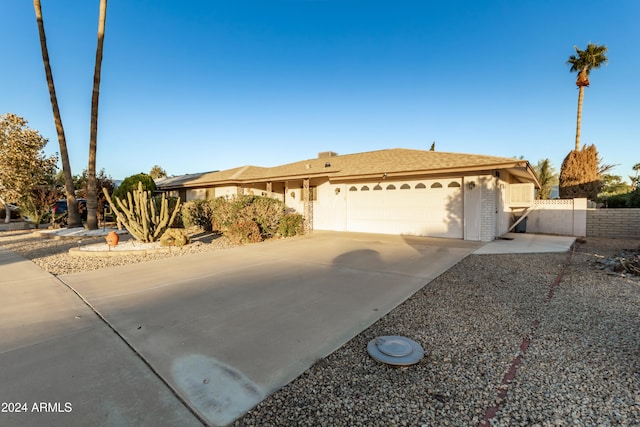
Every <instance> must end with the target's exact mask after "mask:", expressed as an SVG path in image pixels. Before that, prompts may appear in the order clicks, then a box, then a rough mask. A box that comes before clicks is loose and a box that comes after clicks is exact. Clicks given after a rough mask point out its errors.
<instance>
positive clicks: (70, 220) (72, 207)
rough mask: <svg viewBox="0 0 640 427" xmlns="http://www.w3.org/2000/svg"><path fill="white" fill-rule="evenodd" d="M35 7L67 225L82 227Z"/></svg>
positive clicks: (37, 0)
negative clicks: (65, 204)
mask: <svg viewBox="0 0 640 427" xmlns="http://www.w3.org/2000/svg"><path fill="white" fill-rule="evenodd" d="M33 8H34V9H35V12H36V21H37V22H38V32H39V34H40V48H41V50H42V62H43V63H44V72H45V75H46V76H47V84H48V86H49V96H50V97H51V108H52V109H53V120H54V122H55V124H56V132H57V133H58V143H59V145H60V160H61V161H62V172H63V174H64V190H65V193H66V196H67V212H68V214H67V215H68V217H67V225H68V227H82V220H81V219H80V214H79V213H78V202H77V201H76V193H75V188H74V187H73V174H72V173H71V163H70V162H69V151H68V150H67V140H66V138H65V135H64V128H63V127H62V117H61V116H60V109H59V108H58V98H57V97H56V88H55V86H54V84H53V74H52V73H51V64H50V62H49V50H48V49H47V37H46V35H45V32H44V21H43V20H42V7H41V6H40V0H33Z"/></svg>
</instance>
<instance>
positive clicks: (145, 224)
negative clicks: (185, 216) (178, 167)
mask: <svg viewBox="0 0 640 427" xmlns="http://www.w3.org/2000/svg"><path fill="white" fill-rule="evenodd" d="M103 191H104V195H105V196H106V198H107V201H108V202H109V204H110V205H111V209H112V210H113V212H114V213H115V215H116V219H117V221H118V223H120V224H122V225H123V226H124V228H126V229H127V231H129V233H131V235H132V236H133V237H135V238H136V240H139V241H141V242H146V243H149V242H155V241H156V240H158V239H159V238H160V236H162V233H164V232H165V230H166V229H167V228H169V226H170V225H171V224H172V223H173V220H174V219H175V218H176V215H177V214H178V212H179V211H180V199H179V198H178V203H176V206H175V208H174V209H173V212H172V213H171V214H170V213H169V200H168V199H167V198H166V197H165V195H164V194H163V195H162V199H161V201H160V212H156V204H155V202H154V200H153V199H152V198H151V192H150V191H145V190H143V189H142V183H141V182H139V183H138V189H137V190H134V191H131V192H129V193H127V199H126V200H121V199H119V198H118V197H115V200H116V203H113V201H112V200H111V196H109V193H108V192H107V191H106V189H103Z"/></svg>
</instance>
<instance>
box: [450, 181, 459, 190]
mask: <svg viewBox="0 0 640 427" xmlns="http://www.w3.org/2000/svg"><path fill="white" fill-rule="evenodd" d="M447 187H449V188H460V183H459V182H455V181H454V182H450V183H449V185H447Z"/></svg>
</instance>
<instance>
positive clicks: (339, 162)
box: [156, 148, 539, 241]
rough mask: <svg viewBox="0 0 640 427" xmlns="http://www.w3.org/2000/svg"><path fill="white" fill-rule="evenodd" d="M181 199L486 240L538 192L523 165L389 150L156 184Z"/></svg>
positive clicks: (343, 225)
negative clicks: (246, 202)
mask: <svg viewBox="0 0 640 427" xmlns="http://www.w3.org/2000/svg"><path fill="white" fill-rule="evenodd" d="M156 184H157V187H158V190H160V191H164V192H168V193H170V194H172V195H175V196H177V195H180V196H181V198H182V200H187V201H188V200H193V199H198V198H200V199H212V198H214V197H220V196H235V195H243V194H255V195H263V196H269V197H274V198H278V199H280V200H282V201H283V202H284V203H285V204H286V205H287V206H288V207H290V208H293V209H295V210H296V211H297V212H299V213H301V214H303V215H304V217H305V221H306V225H307V227H308V228H309V229H315V230H334V231H356V232H370V233H383V234H405V235H418V236H433V237H448V238H456V239H465V240H479V241H491V240H493V239H495V238H496V237H498V236H500V235H502V234H504V233H506V232H507V231H508V229H509V226H510V225H511V224H512V222H513V214H514V213H518V212H521V211H522V209H523V208H526V207H528V206H531V205H532V204H533V200H534V189H535V188H538V187H539V183H538V180H537V178H536V175H535V173H534V171H533V168H532V167H531V165H530V164H529V162H527V161H526V160H520V159H515V158H506V157H494V156H484V155H474V154H459V153H444V152H439V151H422V150H408V149H401V148H396V149H389V150H380V151H371V152H366V153H357V154H348V155H342V156H340V155H338V154H336V153H333V152H330V151H329V152H323V153H319V155H318V158H315V159H309V160H302V161H299V162H295V163H289V164H285V165H281V166H275V167H268V168H267V167H257V166H242V167H239V168H235V169H229V170H223V171H218V172H209V173H203V174H195V176H193V175H189V176H182V177H176V178H165V179H162V180H157V181H156Z"/></svg>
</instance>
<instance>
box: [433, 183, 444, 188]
mask: <svg viewBox="0 0 640 427" xmlns="http://www.w3.org/2000/svg"><path fill="white" fill-rule="evenodd" d="M431 188H442V184H440V183H439V182H434V183H433V184H431Z"/></svg>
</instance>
